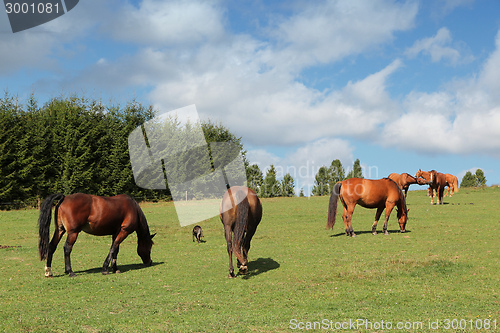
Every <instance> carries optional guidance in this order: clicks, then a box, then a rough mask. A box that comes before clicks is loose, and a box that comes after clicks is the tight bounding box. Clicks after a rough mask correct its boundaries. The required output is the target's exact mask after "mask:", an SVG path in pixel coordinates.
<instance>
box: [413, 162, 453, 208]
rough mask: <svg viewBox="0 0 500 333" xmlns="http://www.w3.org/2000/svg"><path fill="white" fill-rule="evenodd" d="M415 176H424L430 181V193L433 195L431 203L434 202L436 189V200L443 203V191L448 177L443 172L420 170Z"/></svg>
mask: <svg viewBox="0 0 500 333" xmlns="http://www.w3.org/2000/svg"><path fill="white" fill-rule="evenodd" d="M415 178H417V179H418V178H423V179H424V180H426V181H427V182H428V183H429V189H430V190H429V195H430V197H431V205H433V204H434V191H436V202H437V204H438V205H439V204H442V203H443V192H444V187H445V186H446V177H445V175H444V174H443V173H441V172H437V171H436V170H431V171H422V170H420V169H419V170H418V171H417V173H416V174H415Z"/></svg>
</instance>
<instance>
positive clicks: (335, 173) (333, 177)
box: [328, 159, 345, 189]
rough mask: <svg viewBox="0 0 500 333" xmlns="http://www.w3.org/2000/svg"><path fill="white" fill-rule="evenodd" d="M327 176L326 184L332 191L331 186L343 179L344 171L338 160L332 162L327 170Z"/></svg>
mask: <svg viewBox="0 0 500 333" xmlns="http://www.w3.org/2000/svg"><path fill="white" fill-rule="evenodd" d="M328 175H329V179H328V184H329V186H330V187H329V188H331V189H333V186H335V184H336V183H337V182H341V181H343V180H344V179H345V170H344V167H343V166H342V162H340V160H338V159H336V160H333V161H332V164H331V165H330V168H329V169H328Z"/></svg>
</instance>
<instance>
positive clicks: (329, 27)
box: [275, 0, 418, 67]
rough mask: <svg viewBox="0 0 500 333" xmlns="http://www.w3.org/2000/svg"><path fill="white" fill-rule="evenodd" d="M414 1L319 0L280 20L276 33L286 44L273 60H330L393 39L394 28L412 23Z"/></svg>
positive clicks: (312, 61) (289, 61)
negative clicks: (301, 10) (282, 20)
mask: <svg viewBox="0 0 500 333" xmlns="http://www.w3.org/2000/svg"><path fill="white" fill-rule="evenodd" d="M417 11H418V6H417V4H416V3H414V2H413V3H412V2H407V3H394V2H392V1H386V0H374V1H360V0H347V1H318V2H314V3H311V5H310V6H308V7H307V8H306V9H305V10H304V11H303V12H300V13H298V14H296V15H295V16H293V17H291V18H290V19H287V20H285V21H284V22H282V23H281V24H279V26H278V29H277V31H276V33H275V34H276V36H277V38H278V39H279V43H280V44H283V45H285V47H284V48H283V50H282V51H281V53H280V54H278V55H277V56H276V58H275V61H276V63H280V64H285V66H286V65H287V64H288V63H290V64H291V65H290V67H293V66H296V65H297V64H302V66H307V65H311V64H315V63H317V62H319V63H329V62H335V61H338V60H340V59H342V58H344V57H346V56H349V55H355V54H359V53H361V52H363V51H366V50H367V49H369V48H373V47H377V46H379V45H380V44H384V43H389V42H391V41H392V40H393V34H394V32H396V31H402V30H407V29H409V28H411V27H413V24H414V20H415V17H416V14H417Z"/></svg>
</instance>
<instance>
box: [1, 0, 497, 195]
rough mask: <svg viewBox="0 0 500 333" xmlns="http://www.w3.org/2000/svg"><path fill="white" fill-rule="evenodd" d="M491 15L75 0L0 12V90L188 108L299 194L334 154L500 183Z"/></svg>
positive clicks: (447, 1) (368, 5)
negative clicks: (35, 20)
mask: <svg viewBox="0 0 500 333" xmlns="http://www.w3.org/2000/svg"><path fill="white" fill-rule="evenodd" d="M499 13H500V2H498V1H496V0H484V1H472V0H455V1H452V0H436V1H390V0H370V1H368V0H367V1H361V0H337V1H314V2H311V1H300V0H298V1H293V0H289V1H272V2H269V1H263V0H262V1H261V0H254V1H246V0H242V1H159V0H143V1H125V0H106V1H102V0H83V1H80V2H79V4H78V5H77V6H76V7H75V8H74V9H73V10H71V11H70V12H68V13H67V14H65V15H63V16H61V17H60V18H58V19H56V20H53V21H51V22H49V23H46V24H44V25H41V26H39V27H36V28H33V29H29V30H26V31H23V32H19V33H16V34H13V33H12V32H11V31H10V28H9V25H8V20H7V16H6V14H4V13H2V14H0V47H1V49H2V52H1V54H0V87H2V88H3V89H5V90H8V91H9V92H10V93H11V94H15V95H18V96H19V98H20V99H21V100H25V99H26V98H27V96H28V95H29V94H31V93H32V92H34V93H35V94H36V96H37V97H38V99H39V100H40V102H41V103H43V102H44V101H46V100H48V99H50V98H52V97H56V96H60V95H61V94H63V95H64V94H66V95H69V94H72V93H77V94H82V93H84V94H85V95H86V96H89V97H92V98H96V99H102V101H103V102H104V103H109V102H111V103H117V104H126V103H127V102H128V101H131V100H132V99H134V98H135V99H136V100H138V101H141V102H143V103H144V104H147V105H149V104H152V105H154V106H155V107H156V108H157V109H158V110H159V111H170V110H173V109H176V108H180V107H184V106H186V105H191V104H195V105H196V107H197V110H198V112H199V113H200V116H201V117H202V118H205V119H212V120H215V121H220V122H222V124H224V125H225V126H227V127H229V128H230V129H231V131H232V132H233V133H235V134H236V135H238V136H241V137H242V138H243V142H244V145H245V148H246V149H247V150H248V158H249V160H250V161H251V162H253V163H258V164H259V166H260V167H261V169H265V168H266V167H267V166H268V165H270V164H274V165H275V166H276V167H277V168H278V171H282V172H290V173H291V174H292V176H293V177H294V178H295V180H296V185H297V187H298V188H304V190H305V192H306V193H308V192H309V189H310V188H311V187H312V185H313V184H312V183H313V179H314V174H315V173H316V172H317V170H318V169H319V167H321V166H322V165H329V164H330V163H331V161H332V160H333V159H340V160H341V161H342V163H343V164H344V167H346V168H349V167H351V166H352V163H353V161H354V160H355V159H357V158H359V159H360V161H361V164H362V165H363V167H364V170H365V172H366V173H365V176H366V177H368V178H381V177H385V176H387V175H388V174H390V173H391V172H400V173H401V172H408V173H410V174H414V173H415V172H416V171H417V170H418V169H419V168H421V169H422V170H430V169H436V170H438V171H440V172H445V173H452V174H455V175H457V176H458V177H459V178H461V177H462V176H463V174H465V172H466V171H467V170H474V169H476V168H481V169H483V170H484V171H485V175H486V178H487V180H488V185H492V184H500V170H499V159H500V94H499V92H500V15H499ZM417 188H418V187H417Z"/></svg>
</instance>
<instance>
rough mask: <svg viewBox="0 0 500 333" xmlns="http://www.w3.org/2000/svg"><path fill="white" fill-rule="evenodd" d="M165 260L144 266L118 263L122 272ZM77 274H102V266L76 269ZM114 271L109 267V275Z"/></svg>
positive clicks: (60, 275) (155, 264)
mask: <svg viewBox="0 0 500 333" xmlns="http://www.w3.org/2000/svg"><path fill="white" fill-rule="evenodd" d="M163 264H164V262H163V261H162V262H154V261H153V264H152V265H151V266H144V264H129V265H118V270H119V271H120V274H121V273H125V272H128V271H133V270H139V269H146V268H148V267H153V266H157V265H163ZM74 272H75V274H76V275H77V276H78V275H80V274H102V267H96V268H90V269H86V270H81V271H74ZM112 274H113V273H112V272H111V268H110V269H109V275H112ZM67 275H68V274H57V275H55V274H54V277H64V276H67Z"/></svg>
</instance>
